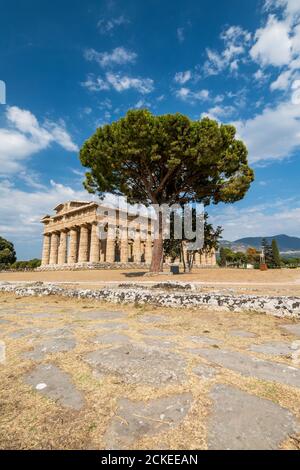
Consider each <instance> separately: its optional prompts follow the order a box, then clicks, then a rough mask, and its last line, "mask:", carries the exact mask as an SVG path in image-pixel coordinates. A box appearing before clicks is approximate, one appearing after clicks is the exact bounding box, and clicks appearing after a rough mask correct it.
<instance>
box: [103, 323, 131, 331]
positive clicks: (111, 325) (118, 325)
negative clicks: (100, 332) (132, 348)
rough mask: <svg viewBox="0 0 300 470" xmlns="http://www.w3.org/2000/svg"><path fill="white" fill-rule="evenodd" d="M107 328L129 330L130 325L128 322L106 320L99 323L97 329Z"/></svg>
mask: <svg viewBox="0 0 300 470" xmlns="http://www.w3.org/2000/svg"><path fill="white" fill-rule="evenodd" d="M100 328H101V329H102V328H103V329H105V330H128V329H129V325H128V324H127V323H117V322H106V323H101V324H99V323H98V325H97V329H100Z"/></svg>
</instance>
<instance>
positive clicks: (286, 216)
mask: <svg viewBox="0 0 300 470" xmlns="http://www.w3.org/2000/svg"><path fill="white" fill-rule="evenodd" d="M292 204H293V205H294V204H295V207H293V208H291V205H292ZM212 212H213V213H212V214H210V216H211V217H210V218H211V221H212V222H213V224H214V225H216V226H217V225H221V226H222V227H223V228H224V232H223V238H224V239H225V240H231V241H234V240H238V239H239V238H243V237H249V236H250V237H251V236H262V237H263V236H274V235H279V234H281V233H285V234H287V235H290V236H299V235H300V232H299V218H300V203H299V201H294V200H293V201H291V200H277V201H276V200H275V201H272V203H270V204H257V205H255V206H251V207H242V206H240V207H239V206H233V205H232V206H223V205H222V209H221V210H220V209H214V210H213V211H212Z"/></svg>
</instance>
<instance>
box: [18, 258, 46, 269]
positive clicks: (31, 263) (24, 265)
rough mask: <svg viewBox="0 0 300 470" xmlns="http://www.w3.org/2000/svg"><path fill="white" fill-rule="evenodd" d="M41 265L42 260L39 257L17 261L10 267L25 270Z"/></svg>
mask: <svg viewBox="0 0 300 470" xmlns="http://www.w3.org/2000/svg"><path fill="white" fill-rule="evenodd" d="M40 265H41V260H40V259H38V258H34V259H30V260H28V261H16V262H15V263H13V264H12V265H11V266H10V269H16V270H23V269H35V268H38V267H39V266H40Z"/></svg>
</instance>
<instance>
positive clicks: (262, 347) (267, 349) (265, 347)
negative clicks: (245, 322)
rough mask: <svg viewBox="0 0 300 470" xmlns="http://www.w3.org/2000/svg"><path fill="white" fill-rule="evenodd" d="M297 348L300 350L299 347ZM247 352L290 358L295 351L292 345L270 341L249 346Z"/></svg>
mask: <svg viewBox="0 0 300 470" xmlns="http://www.w3.org/2000/svg"><path fill="white" fill-rule="evenodd" d="M298 348H299V349H300V345H299V346H298ZM249 350H250V351H255V352H259V353H263V354H268V355H270V356H291V354H293V352H294V351H295V346H294V345H293V344H292V343H283V342H281V341H272V342H270V343H263V344H253V345H252V346H250V348H249Z"/></svg>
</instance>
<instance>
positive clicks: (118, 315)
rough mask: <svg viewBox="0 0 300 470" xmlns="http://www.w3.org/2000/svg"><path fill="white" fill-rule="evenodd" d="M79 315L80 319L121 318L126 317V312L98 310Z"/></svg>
mask: <svg viewBox="0 0 300 470" xmlns="http://www.w3.org/2000/svg"><path fill="white" fill-rule="evenodd" d="M79 317H80V318H81V319H82V320H121V319H123V318H126V317H127V314H126V313H124V312H111V311H103V312H102V311H99V312H84V313H80V314H79Z"/></svg>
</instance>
